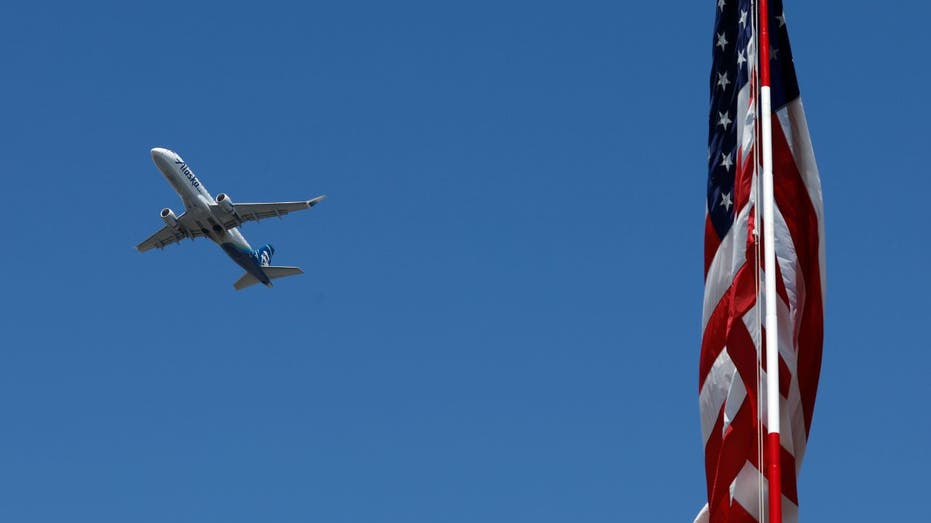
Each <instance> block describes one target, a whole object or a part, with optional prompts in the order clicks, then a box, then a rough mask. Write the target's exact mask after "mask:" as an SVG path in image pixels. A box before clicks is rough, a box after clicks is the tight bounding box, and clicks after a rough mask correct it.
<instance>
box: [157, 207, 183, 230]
mask: <svg viewBox="0 0 931 523" xmlns="http://www.w3.org/2000/svg"><path fill="white" fill-rule="evenodd" d="M159 216H161V217H162V220H164V221H165V223H166V224H168V225H169V226H170V227H172V228H174V229H177V228H178V217H177V216H175V212H174V211H172V210H171V209H169V208H168V207H165V208H164V209H162V212H161V214H160V215H159Z"/></svg>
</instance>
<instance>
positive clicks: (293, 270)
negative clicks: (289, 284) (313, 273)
mask: <svg viewBox="0 0 931 523" xmlns="http://www.w3.org/2000/svg"><path fill="white" fill-rule="evenodd" d="M262 271H264V272H265V275H266V276H268V279H269V280H274V279H276V278H286V277H288V276H296V275H298V274H304V271H302V270H301V268H300V267H271V266H270V267H262ZM256 283H259V279H258V278H256V277H255V276H253V275H252V274H250V273H248V272H247V273H245V274H243V275H242V277H241V278H239V279H238V280H236V283H234V284H233V287H235V288H236V290H237V291H241V290H243V289H245V288H246V287H251V286H253V285H255V284H256ZM270 286H271V284H269V287H270Z"/></svg>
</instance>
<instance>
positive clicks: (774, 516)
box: [758, 0, 782, 523]
mask: <svg viewBox="0 0 931 523" xmlns="http://www.w3.org/2000/svg"><path fill="white" fill-rule="evenodd" d="M758 18H759V24H760V39H759V42H760V49H759V57H760V61H759V65H760V126H761V129H762V135H763V136H762V145H763V253H764V257H763V272H764V273H765V275H766V277H765V291H766V426H767V434H766V456H767V461H768V462H769V463H768V467H767V470H766V473H767V474H766V476H767V480H768V482H769V523H782V471H781V469H780V454H781V450H780V449H781V444H780V442H779V398H780V394H779V326H778V316H777V313H776V248H775V247H776V245H775V244H776V235H775V231H774V225H773V224H774V223H775V211H774V207H775V202H774V199H775V197H774V194H773V193H774V191H773V139H772V134H773V133H772V107H771V105H772V104H771V101H770V85H771V84H770V75H769V1H768V0H760V1H759V17H758Z"/></svg>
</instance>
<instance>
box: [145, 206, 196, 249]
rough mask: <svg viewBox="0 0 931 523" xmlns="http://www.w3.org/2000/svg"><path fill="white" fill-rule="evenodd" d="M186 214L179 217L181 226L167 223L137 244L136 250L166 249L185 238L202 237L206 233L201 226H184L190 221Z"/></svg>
mask: <svg viewBox="0 0 931 523" xmlns="http://www.w3.org/2000/svg"><path fill="white" fill-rule="evenodd" d="M185 214H187V213H185ZM185 214H182V215H181V216H179V217H178V224H179V225H181V227H177V228H176V227H172V226H171V225H165V226H164V227H162V228H161V229H159V230H158V232H156V233H155V234H153V235H152V236H149V237H148V238H146V240H145V241H143V242H142V243H140V244H139V245H137V246H136V250H138V251H139V252H145V251H148V250H150V249H154V248H156V247H158V248H159V249H164V248H165V247H166V246H167V245H171V244H172V243H176V242H179V241H181V240H183V239H185V238H191V239H192V240H193V239H194V238H200V237H202V236H203V235H204V233H203V232H201V230H200V229H199V228H197V227H185V226H184V224H185V222H186V221H189V220H185V218H184V217H185Z"/></svg>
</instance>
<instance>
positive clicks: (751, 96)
mask: <svg viewBox="0 0 931 523" xmlns="http://www.w3.org/2000/svg"><path fill="white" fill-rule="evenodd" d="M755 9H756V5H755V3H754V2H751V0H716V19H715V29H714V37H713V56H714V60H713V65H712V70H711V82H710V87H711V109H710V115H709V122H708V187H707V189H708V194H707V202H706V204H707V214H706V220H705V293H704V304H703V314H702V343H701V358H700V363H699V403H700V407H701V428H702V437H703V441H704V449H705V471H706V480H707V488H708V505H707V506H706V507H705V508H704V509H703V510H702V514H701V515H700V516H699V519H698V520H705V521H710V522H712V523H724V522H727V523H736V522H745V521H746V522H750V521H763V519H764V516H763V514H765V513H766V499H767V498H766V494H765V492H766V480H765V478H764V477H763V475H762V474H761V472H760V471H763V470H765V466H766V458H765V456H764V453H763V452H762V448H761V445H762V441H763V440H762V435H763V434H765V433H766V427H765V420H766V402H765V398H764V397H762V396H763V395H765V392H766V388H765V386H762V387H761V386H760V384H761V383H764V384H765V379H766V373H767V372H768V371H769V369H766V368H763V367H764V366H763V364H762V363H761V362H763V361H765V358H764V357H763V354H762V350H763V339H764V338H765V335H764V332H763V327H762V320H763V317H764V315H765V311H763V304H764V303H765V299H764V293H763V289H762V284H761V283H760V282H761V281H762V272H763V268H762V267H763V266H762V254H763V251H762V245H761V244H760V243H759V242H758V241H757V238H762V231H761V230H758V226H759V225H762V226H763V227H766V226H769V224H760V218H759V216H758V215H759V214H760V213H758V212H757V194H758V191H757V190H756V187H757V186H758V184H757V174H758V172H760V171H761V169H760V167H759V163H760V151H759V147H758V141H759V140H758V138H759V136H760V133H759V129H758V119H757V114H756V113H757V107H758V99H757V94H756V91H758V89H757V79H756V78H755V76H756V75H757V70H756V65H755V64H756V61H757V52H756V49H755V38H754V30H755V28H754V26H755V24H754V20H753V19H754V15H753V13H754V10H755ZM769 27H770V38H771V43H770V48H771V49H770V66H771V78H772V91H771V92H772V108H773V109H772V110H773V118H772V145H773V172H774V181H775V204H776V207H775V209H776V211H775V215H776V218H775V223H774V224H772V226H773V227H774V232H775V237H776V243H775V250H776V261H777V266H778V272H777V277H776V281H777V294H778V297H777V304H778V318H779V331H780V332H779V356H780V359H779V369H778V372H779V382H780V396H781V398H780V406H781V410H780V419H781V433H782V436H781V440H782V448H781V460H780V462H781V465H782V478H783V481H782V493H783V499H782V504H783V518H784V521H786V522H792V521H797V519H798V491H797V488H796V480H797V478H798V470H799V467H800V466H801V463H802V457H803V455H804V452H805V445H806V443H807V441H808V434H809V430H810V428H811V419H812V412H813V410H814V404H815V395H816V392H817V386H818V376H819V373H820V369H821V348H822V338H823V301H822V300H823V287H824V281H825V279H824V228H823V210H822V203H821V184H820V181H819V177H818V169H817V166H816V165H815V158H814V153H813V151H812V147H811V142H810V139H809V134H808V127H807V124H806V121H805V113H804V110H803V108H802V102H801V99H800V96H799V88H798V82H797V79H796V76H795V68H794V65H793V62H792V53H791V49H790V47H789V37H788V32H787V27H786V23H785V16H784V15H783V8H782V0H770V22H769ZM698 520H697V521H698Z"/></svg>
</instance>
